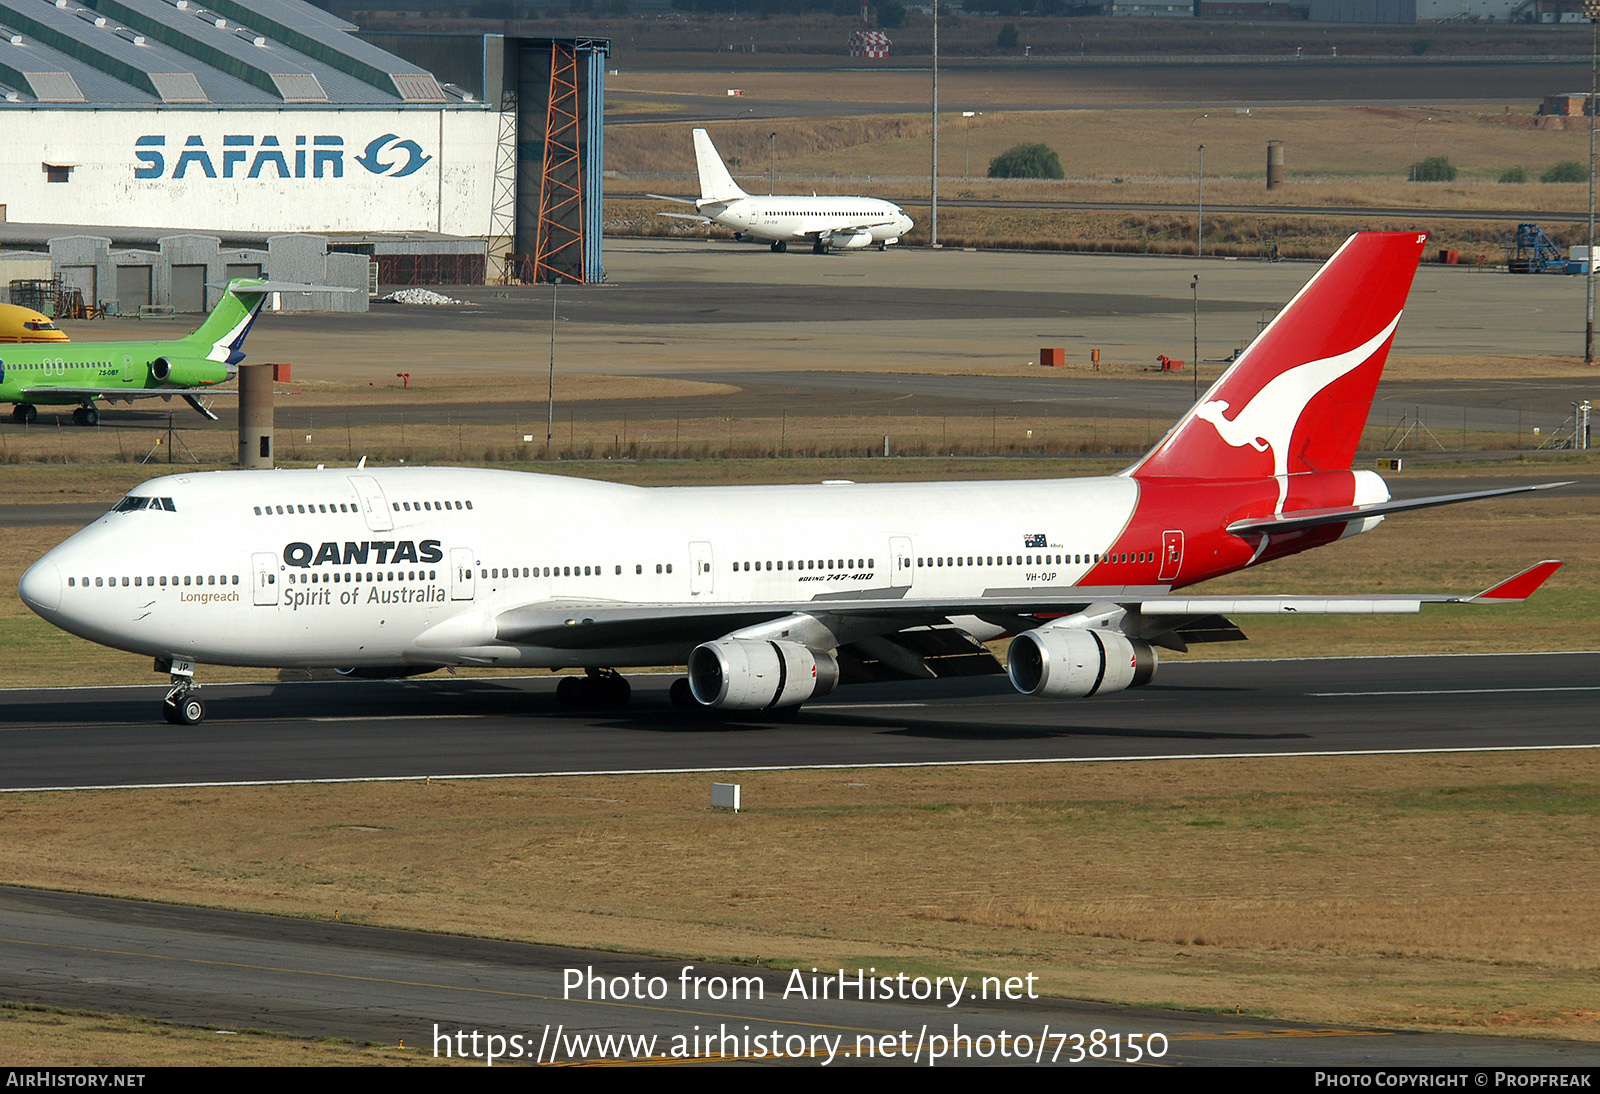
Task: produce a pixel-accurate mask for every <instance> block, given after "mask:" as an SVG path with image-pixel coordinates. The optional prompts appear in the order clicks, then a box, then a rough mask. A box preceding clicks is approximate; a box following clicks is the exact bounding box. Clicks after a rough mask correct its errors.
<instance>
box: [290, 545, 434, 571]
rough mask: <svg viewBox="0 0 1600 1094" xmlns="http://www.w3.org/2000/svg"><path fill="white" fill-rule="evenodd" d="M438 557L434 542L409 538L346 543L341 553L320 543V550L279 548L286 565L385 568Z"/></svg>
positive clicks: (301, 546) (291, 546)
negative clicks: (373, 566)
mask: <svg viewBox="0 0 1600 1094" xmlns="http://www.w3.org/2000/svg"><path fill="white" fill-rule="evenodd" d="M442 558H444V553H443V552H442V551H440V550H439V541H438V540H436V539H425V540H423V541H422V542H421V543H416V542H413V541H412V540H409V539H400V540H395V539H372V540H362V541H360V542H356V541H354V540H346V541H345V542H344V545H343V550H342V551H341V550H340V545H339V544H337V543H324V544H322V546H320V547H312V546H311V544H309V543H291V544H289V545H288V546H286V547H284V549H283V561H284V562H285V563H287V564H288V565H290V566H325V565H334V566H369V565H375V566H388V565H399V564H400V563H402V562H438V561H439V560H440V559H442Z"/></svg>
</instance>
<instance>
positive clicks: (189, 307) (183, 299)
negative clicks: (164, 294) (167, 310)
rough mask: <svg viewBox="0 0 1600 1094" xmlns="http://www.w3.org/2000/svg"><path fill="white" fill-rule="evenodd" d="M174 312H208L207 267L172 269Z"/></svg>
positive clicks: (174, 267) (179, 267) (177, 267)
mask: <svg viewBox="0 0 1600 1094" xmlns="http://www.w3.org/2000/svg"><path fill="white" fill-rule="evenodd" d="M172 310H173V311H205V310H206V268H205V266H203V265H196V266H173V267H172Z"/></svg>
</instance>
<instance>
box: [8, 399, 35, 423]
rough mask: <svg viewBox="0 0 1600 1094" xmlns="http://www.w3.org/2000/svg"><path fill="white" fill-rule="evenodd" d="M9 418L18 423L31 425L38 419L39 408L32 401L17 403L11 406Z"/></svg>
mask: <svg viewBox="0 0 1600 1094" xmlns="http://www.w3.org/2000/svg"><path fill="white" fill-rule="evenodd" d="M11 420H12V421H13V422H16V423H17V424H18V425H32V424H33V423H34V422H36V421H38V420H39V408H38V407H36V406H34V405H33V404H32V403H18V404H17V405H16V406H14V407H12V408H11Z"/></svg>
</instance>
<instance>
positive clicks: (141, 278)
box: [117, 266, 154, 315]
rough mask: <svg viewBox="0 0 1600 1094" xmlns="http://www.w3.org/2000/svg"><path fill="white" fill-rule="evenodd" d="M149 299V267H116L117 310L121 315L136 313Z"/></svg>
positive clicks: (149, 301) (150, 301)
mask: <svg viewBox="0 0 1600 1094" xmlns="http://www.w3.org/2000/svg"><path fill="white" fill-rule="evenodd" d="M151 303H154V301H152V300H151V299H150V267H149V266H118V267H117V311H119V312H120V313H122V314H123V315H137V314H138V312H139V309H140V308H142V307H144V306H145V305H146V304H151Z"/></svg>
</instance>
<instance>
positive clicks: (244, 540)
mask: <svg viewBox="0 0 1600 1094" xmlns="http://www.w3.org/2000/svg"><path fill="white" fill-rule="evenodd" d="M1426 238H1427V237H1426V236H1425V235H1421V234H1418V233H1413V232H1399V233H1382V234H1379V233H1370V234H1368V233H1363V234H1360V235H1356V236H1352V237H1351V238H1350V240H1349V241H1347V242H1346V243H1345V245H1344V246H1343V247H1342V248H1340V250H1339V252H1338V253H1337V254H1336V255H1335V256H1334V257H1333V258H1332V259H1331V260H1330V261H1329V262H1328V264H1327V265H1326V266H1324V267H1323V268H1322V269H1321V270H1320V271H1319V272H1318V273H1317V274H1316V276H1315V277H1313V278H1312V280H1311V282H1310V283H1309V284H1308V285H1307V286H1306V287H1305V288H1304V289H1302V290H1301V291H1300V293H1299V294H1298V295H1297V296H1296V297H1295V299H1294V300H1293V301H1292V302H1291V303H1290V304H1289V306H1288V307H1286V308H1285V309H1284V310H1283V311H1282V312H1281V313H1280V314H1279V315H1278V317H1277V318H1276V319H1275V320H1274V321H1273V322H1272V323H1271V325H1269V326H1268V327H1267V329H1266V330H1265V331H1263V332H1262V334H1261V335H1260V336H1259V337H1258V338H1257V339H1256V340H1255V342H1253V343H1252V344H1251V346H1250V348H1249V349H1248V350H1246V351H1245V353H1244V354H1243V355H1242V356H1241V357H1240V358H1239V359H1238V361H1237V362H1236V363H1235V364H1234V365H1233V366H1232V367H1231V368H1229V369H1228V371H1227V372H1225V373H1224V374H1223V375H1222V377H1221V378H1220V379H1218V380H1217V382H1216V383H1215V384H1214V385H1213V386H1212V387H1211V389H1210V390H1209V391H1208V392H1207V393H1206V395H1205V397H1204V398H1203V399H1202V400H1201V401H1200V402H1199V403H1198V404H1197V405H1196V406H1195V407H1194V408H1193V409H1192V410H1190V411H1189V413H1188V414H1186V415H1185V416H1184V417H1183V419H1182V420H1181V421H1179V423H1178V424H1177V425H1176V426H1174V427H1173V429H1172V430H1171V431H1170V432H1169V433H1168V434H1167V436H1166V437H1165V438H1163V439H1162V441H1161V443H1160V444H1158V445H1157V446H1156V447H1155V448H1154V449H1153V450H1152V451H1151V452H1150V453H1149V454H1148V455H1146V456H1145V457H1144V458H1143V459H1141V460H1139V461H1138V462H1137V463H1136V464H1134V466H1132V467H1131V468H1129V469H1128V470H1126V471H1124V472H1122V473H1121V474H1118V475H1112V476H1109V477H1106V478H1088V479H1055V480H1045V481H1031V482H1026V481H1025V482H986V483H973V482H962V483H883V484H870V485H855V484H824V485H818V486H737V487H698V488H655V489H646V488H640V487H632V486H618V485H613V484H610V483H602V482H587V481H583V480H578V479H571V478H565V477H556V476H549V475H532V474H521V473H517V472H510V471H488V470H475V469H470V468H384V469H375V468H365V467H357V468H354V469H342V470H336V469H327V470H323V469H317V470H304V471H217V472H210V473H201V474H190V475H176V476H171V477H167V478H161V479H155V480H152V481H150V482H147V483H145V484H144V485H143V486H140V487H138V488H137V489H135V490H134V491H133V492H132V493H130V494H129V495H128V496H127V497H125V498H123V499H122V500H121V502H119V503H118V504H117V505H116V506H115V507H114V508H113V509H112V510H111V511H110V512H109V513H107V514H106V515H105V516H104V517H102V518H101V519H99V520H98V521H96V522H95V523H94V524H93V525H91V526H89V527H88V528H85V529H84V530H83V531H81V532H78V533H77V534H76V535H74V536H72V537H71V538H70V539H68V540H67V541H66V542H65V543H63V544H61V545H60V546H59V547H56V548H55V549H54V550H52V551H50V552H49V553H48V554H46V555H45V556H44V557H43V558H41V559H40V560H39V561H38V562H37V563H35V564H34V565H33V566H32V567H31V568H30V569H29V570H28V571H27V572H26V573H25V574H24V575H23V577H22V582H21V594H22V598H23V600H24V601H26V602H27V604H28V606H29V607H31V608H32V609H33V610H34V611H36V612H38V613H39V614H40V615H41V616H43V617H44V618H45V619H47V620H49V621H50V622H52V623H54V624H56V625H57V626H59V627H62V628H64V629H66V630H68V631H71V632H72V633H74V634H77V635H81V636H82V637H84V638H87V639H90V640H91V641H94V642H100V643H103V644H105V645H108V646H114V647H116V648H118V649H124V650H131V651H134V652H136V653H141V654H146V655H149V656H152V657H154V658H155V659H156V665H157V668H158V670H160V671H162V672H167V673H170V675H171V688H170V690H169V692H168V694H167V699H166V704H165V708H164V711H165V714H166V717H167V718H168V719H169V720H170V721H174V722H183V723H190V724H192V723H195V722H198V721H199V720H200V719H201V718H202V717H204V714H205V707H204V704H203V703H202V702H201V700H200V696H199V692H198V689H197V688H196V687H195V685H194V680H193V675H194V666H195V663H196V662H209V663H212V664H223V665H267V666H274V667H306V668H309V667H315V666H331V667H337V668H346V669H351V670H355V671H357V672H359V673H362V674H365V675H377V676H384V675H395V676H403V675H409V674H412V673H419V672H427V671H429V670H430V669H435V668H439V667H441V666H450V665H491V666H507V667H511V666H516V667H547V668H548V667H572V668H583V669H586V670H588V674H587V675H586V676H584V677H577V676H572V677H568V678H566V679H565V680H563V682H562V686H561V689H560V691H559V692H558V694H559V695H560V697H561V698H562V699H563V700H564V701H566V702H570V703H573V704H575V705H586V706H615V705H620V704H621V703H623V702H625V701H626V699H627V694H628V685H627V683H626V681H625V680H624V679H623V678H622V677H621V676H620V675H618V673H617V671H616V670H618V669H621V668H628V667H635V666H640V665H663V664H679V665H685V664H686V665H687V666H688V671H687V676H686V678H685V679H683V680H679V681H678V682H677V684H676V685H675V686H674V688H673V695H674V699H675V700H676V701H678V702H680V703H681V704H683V705H686V706H695V705H698V706H704V707H715V708H721V709H723V710H732V711H756V712H762V711H765V712H773V711H782V710H786V709H791V708H795V707H797V706H798V705H799V704H801V703H803V702H805V701H806V700H808V699H811V698H813V697H815V696H820V695H825V694H827V693H828V692H829V691H830V690H831V689H832V688H833V687H834V686H835V684H837V683H841V682H846V683H848V682H851V681H856V680H871V679H888V678H930V677H937V676H944V675H957V674H962V675H965V674H972V673H977V672H984V671H993V672H998V671H1000V668H999V665H998V664H997V663H996V662H995V661H994V660H993V658H991V657H990V656H989V654H988V652H987V650H986V649H985V648H984V647H983V646H982V645H981V644H980V642H981V641H983V640H988V639H992V638H995V637H998V636H1001V635H1004V634H1008V633H1009V634H1011V635H1014V636H1015V637H1014V639H1013V641H1012V642H1011V646H1010V651H1009V653H1008V655H1007V665H1006V671H1007V672H1008V673H1009V674H1010V679H1011V683H1012V684H1013V685H1014V686H1015V687H1016V688H1017V689H1018V690H1019V691H1022V692H1024V693H1026V694H1029V695H1036V696H1042V697H1045V698H1070V697H1087V696H1094V695H1105V694H1109V693H1111V692H1116V691H1121V690H1122V689H1124V688H1129V687H1135V686H1138V685H1140V684H1144V683H1146V682H1147V681H1148V680H1149V679H1150V678H1151V676H1152V674H1153V672H1154V670H1155V667H1156V653H1155V650H1156V647H1166V648H1168V649H1176V650H1183V649H1186V648H1187V646H1188V644H1189V643H1192V642H1206V641H1230V640H1237V639H1241V638H1243V635H1242V634H1241V633H1240V631H1239V629H1238V628H1237V626H1235V624H1234V623H1233V622H1232V619H1231V618H1230V617H1232V616H1236V615H1241V614H1248V613H1291V614H1315V613H1329V612H1353V613H1377V612H1415V611H1419V610H1420V608H1421V605H1422V604H1423V603H1425V602H1453V603H1471V604H1504V603H1508V602H1512V601H1518V600H1523V599H1525V598H1526V597H1527V596H1528V595H1529V594H1530V593H1531V592H1533V590H1534V589H1536V588H1538V587H1539V585H1540V584H1542V583H1543V582H1544V581H1545V580H1546V579H1547V578H1548V577H1549V576H1550V574H1552V573H1553V572H1554V571H1555V570H1556V568H1557V567H1558V566H1559V565H1560V563H1559V562H1554V561H1547V562H1542V563H1540V564H1538V565H1536V566H1534V567H1531V568H1530V569H1528V570H1525V571H1523V572H1522V573H1520V574H1518V575H1516V576H1514V577H1512V578H1509V579H1507V580H1506V581H1503V582H1501V583H1500V584H1498V585H1496V586H1494V587H1493V588H1490V589H1488V590H1486V591H1484V592H1482V593H1479V594H1477V595H1475V596H1471V595H1465V596H1464V595H1451V594H1432V595H1428V594H1423V595H1415V594H1413V595H1394V594H1382V595H1363V596H1254V597H1251V596H1237V595H1229V596H1205V595H1196V594H1193V593H1191V592H1188V591H1180V590H1183V589H1184V588H1185V587H1186V586H1191V585H1194V584H1195V583H1197V582H1200V581H1204V580H1206V579H1207V578H1212V577H1217V576H1219V575H1222V574H1227V573H1231V572H1234V571H1237V570H1240V569H1243V568H1245V567H1248V566H1253V565H1255V564H1257V563H1260V562H1265V561H1268V560H1270V559H1274V558H1281V557H1283V556H1286V555H1291V554H1294V553H1296V552H1299V551H1304V550H1307V549H1309V548H1312V547H1318V546H1322V545H1324V544H1327V543H1331V542H1332V541H1334V540H1336V539H1340V538H1342V537H1344V536H1348V535H1353V534H1356V533H1359V532H1365V531H1368V530H1370V529H1372V528H1375V527H1376V526H1377V525H1378V524H1379V523H1380V522H1381V521H1382V520H1383V518H1384V516H1385V515H1387V514H1389V513H1394V512H1399V511H1402V510H1409V509H1419V508H1424V507H1427V506H1432V505H1445V504H1449V503H1452V502H1457V501H1465V500H1469V499H1471V498H1480V497H1492V496H1496V495H1503V494H1510V493H1516V492H1519V491H1523V490H1538V489H1542V488H1543V486H1519V487H1511V488H1508V489H1500V490H1488V491H1480V492H1477V493H1474V494H1455V495H1447V496H1441V497H1431V498H1421V499H1411V500H1405V501H1390V500H1389V493H1388V490H1387V489H1386V488H1385V486H1384V483H1383V480H1382V479H1380V478H1379V477H1378V476H1377V475H1376V474H1374V473H1372V472H1370V471H1355V470H1352V469H1351V466H1350V465H1351V461H1352V458H1353V456H1354V454H1355V450H1356V445H1357V442H1358V440H1359V438H1360V435H1361V430H1362V426H1363V425H1364V424H1365V422H1366V420H1367V415H1368V412H1369V411H1370V409H1371V404H1372V398H1373V392H1374V390H1375V388H1376V386H1377V383H1378V377H1379V374H1380V373H1381V371H1382V369H1383V363H1384V360H1385V359H1386V357H1387V356H1388V351H1389V344H1390V341H1391V340H1392V339H1393V337H1394V332H1395V328H1396V326H1397V325H1398V323H1399V321H1400V312H1401V307H1402V305H1403V304H1404V303H1405V298H1406V294H1407V292H1408V291H1409V289H1410V285H1411V279H1412V276H1413V274H1414V273H1415V271H1416V266H1417V261H1418V259H1419V257H1420V256H1421V253H1422V248H1423V245H1424V243H1425V241H1426ZM1545 485H1557V484H1545Z"/></svg>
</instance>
